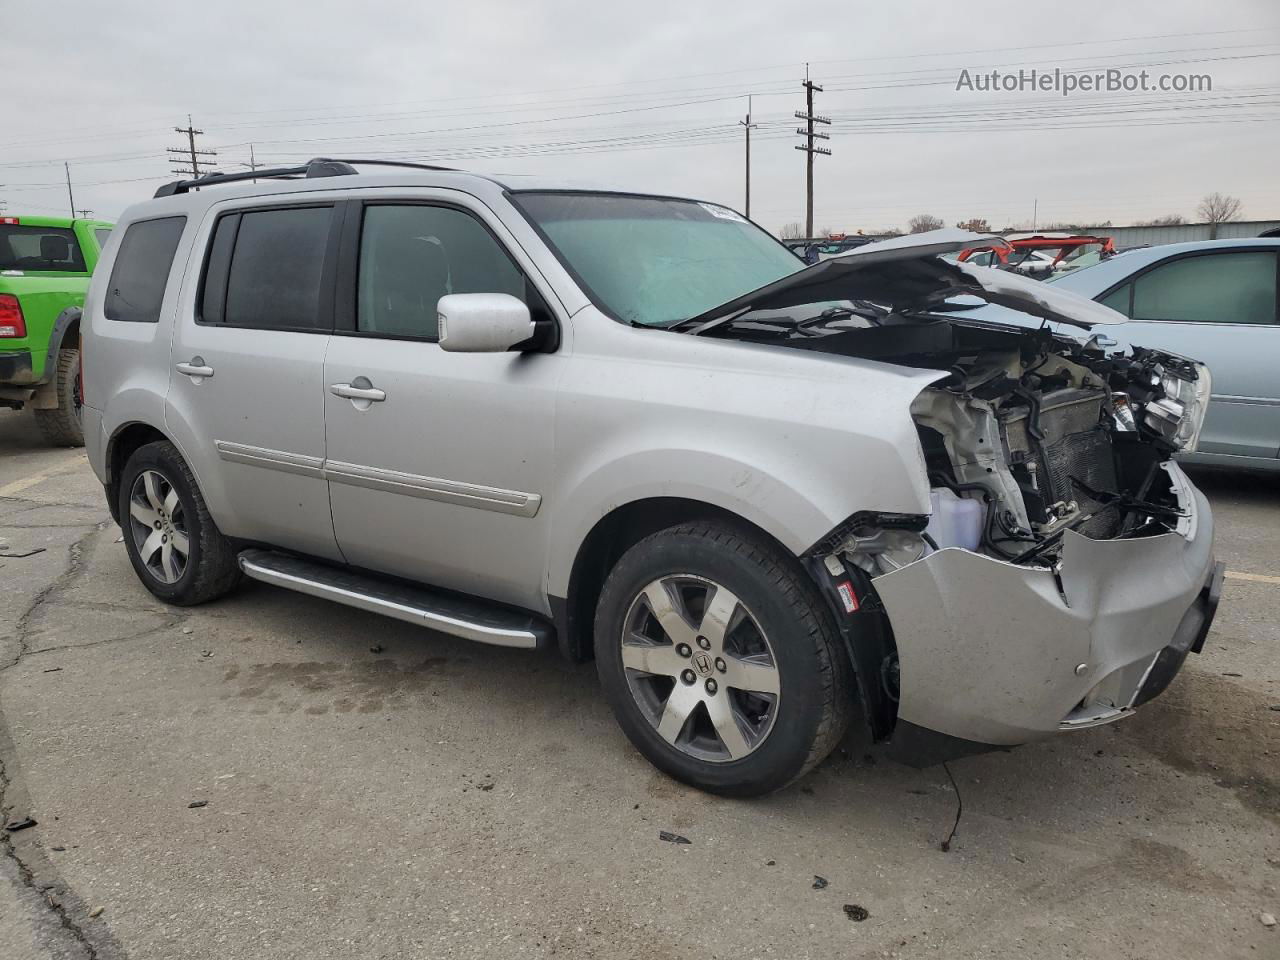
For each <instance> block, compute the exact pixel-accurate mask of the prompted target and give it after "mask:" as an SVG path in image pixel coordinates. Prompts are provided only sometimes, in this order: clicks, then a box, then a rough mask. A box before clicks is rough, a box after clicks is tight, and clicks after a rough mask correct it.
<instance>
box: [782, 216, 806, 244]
mask: <svg viewBox="0 0 1280 960" xmlns="http://www.w3.org/2000/svg"><path fill="white" fill-rule="evenodd" d="M778 236H779V237H780V238H782V239H783V240H799V239H800V238H801V237H803V236H804V227H802V226H800V224H798V223H796V222H795V221H794V220H793V221H792V222H791V223H784V224H783V225H782V229H781V230H779V231H778Z"/></svg>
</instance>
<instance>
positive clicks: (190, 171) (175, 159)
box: [168, 114, 218, 180]
mask: <svg viewBox="0 0 1280 960" xmlns="http://www.w3.org/2000/svg"><path fill="white" fill-rule="evenodd" d="M173 131H174V133H182V134H186V137H187V145H186V146H185V147H169V148H168V153H170V154H171V156H170V158H169V160H170V162H171V163H176V164H179V166H176V167H174V168H173V172H174V173H177V174H186V175H189V176H190V177H191V178H192V179H193V180H198V179H200V176H201V170H200V158H201V157H216V156H217V155H218V151H217V150H197V149H196V137H199V136H203V135H204V131H203V130H197V129H196V128H195V124H193V123H192V122H191V114H187V125H186V126H185V127H174V128H173ZM183 163H186V164H189V166H186V167H184V166H181V164H183ZM214 163H215V161H212V160H206V161H205V162H204V165H205V169H204V173H217V172H218V171H217V170H214V169H212V167H213V164H214Z"/></svg>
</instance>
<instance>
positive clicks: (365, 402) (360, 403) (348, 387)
mask: <svg viewBox="0 0 1280 960" xmlns="http://www.w3.org/2000/svg"><path fill="white" fill-rule="evenodd" d="M329 392H330V393H332V394H333V395H334V396H335V397H343V398H345V399H347V400H350V401H351V403H352V405H353V406H354V407H355V408H356V409H357V410H368V409H369V405H370V404H372V403H381V402H382V401H383V400H385V399H387V393H386V391H385V390H379V389H378V388H377V387H375V386H374V385H373V384H372V383H370V382H369V379H368V377H356V378H355V380H353V381H352V382H351V383H332V384H330V385H329Z"/></svg>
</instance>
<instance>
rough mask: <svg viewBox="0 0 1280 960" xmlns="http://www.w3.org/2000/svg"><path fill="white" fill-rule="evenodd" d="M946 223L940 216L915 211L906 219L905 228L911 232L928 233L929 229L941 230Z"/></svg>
mask: <svg viewBox="0 0 1280 960" xmlns="http://www.w3.org/2000/svg"><path fill="white" fill-rule="evenodd" d="M945 226H946V224H945V223H943V222H942V218H941V217H935V216H933V215H932V214H929V213H917V214H916V215H915V216H914V217H912V218H911V219H910V220H908V221H907V230H908V231H909V232H911V233H928V232H929V231H930V230H941V229H942V228H943V227H945Z"/></svg>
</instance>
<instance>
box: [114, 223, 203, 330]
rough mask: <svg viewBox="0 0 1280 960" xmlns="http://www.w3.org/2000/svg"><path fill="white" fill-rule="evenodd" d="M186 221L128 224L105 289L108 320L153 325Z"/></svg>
mask: <svg viewBox="0 0 1280 960" xmlns="http://www.w3.org/2000/svg"><path fill="white" fill-rule="evenodd" d="M186 223H187V218H186V217H165V218H164V219H162V220H142V221H139V222H138V223H135V224H131V225H130V227H129V229H128V230H126V231H125V233H124V239H123V240H121V241H120V249H119V250H118V251H117V252H116V262H115V264H114V266H112V268H111V282H110V283H109V284H108V285H107V297H106V304H105V313H106V315H107V319H108V320H124V321H128V322H132V323H156V322H158V321H159V319H160V304H161V302H162V301H163V300H164V290H165V286H166V285H167V284H168V282H169V270H170V268H172V267H173V255H174V253H175V252H176V251H177V249H178V240H179V238H180V237H181V236H182V228H183V227H184V226H186Z"/></svg>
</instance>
